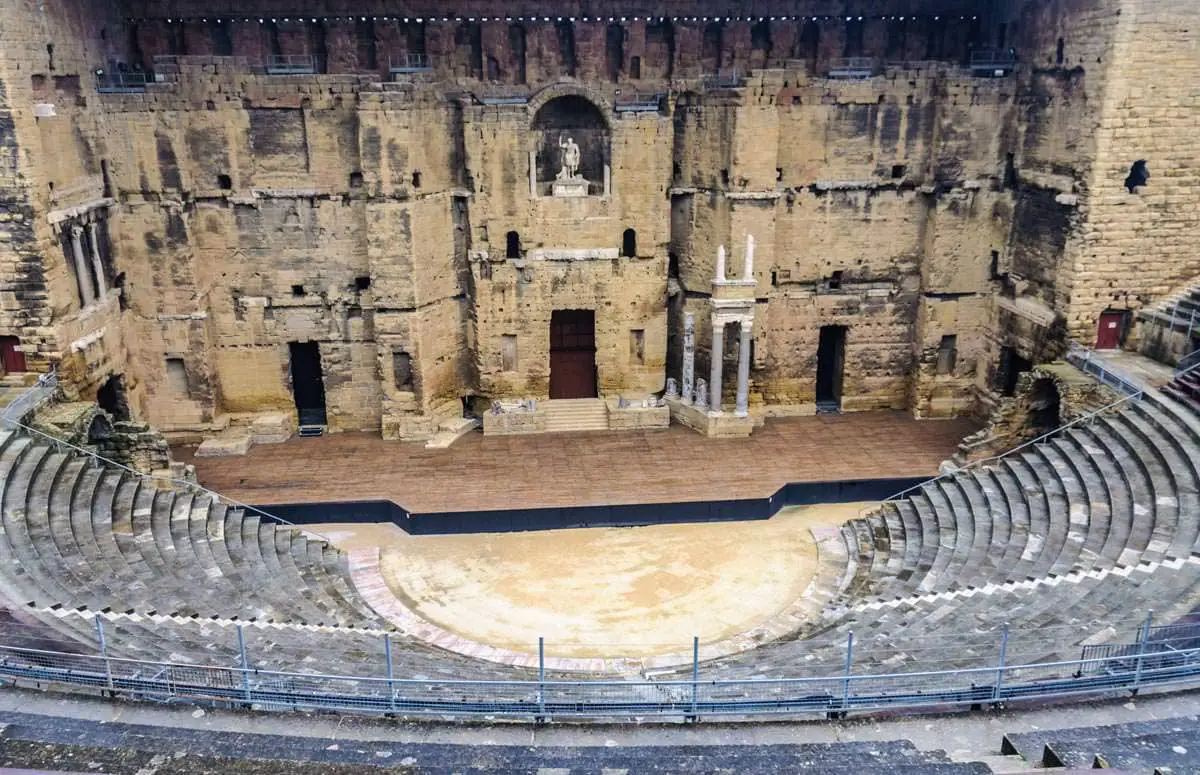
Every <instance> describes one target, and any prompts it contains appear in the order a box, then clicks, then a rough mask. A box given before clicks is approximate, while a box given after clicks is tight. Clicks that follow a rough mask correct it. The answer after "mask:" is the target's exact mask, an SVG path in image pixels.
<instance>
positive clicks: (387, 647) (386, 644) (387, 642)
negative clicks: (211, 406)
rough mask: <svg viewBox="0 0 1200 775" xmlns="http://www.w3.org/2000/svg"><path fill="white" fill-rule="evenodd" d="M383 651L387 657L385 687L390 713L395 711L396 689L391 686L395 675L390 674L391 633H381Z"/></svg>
mask: <svg viewBox="0 0 1200 775" xmlns="http://www.w3.org/2000/svg"><path fill="white" fill-rule="evenodd" d="M383 653H384V657H385V658H386V659H387V688H388V710H390V711H391V712H392V713H395V712H396V690H395V688H393V684H392V681H394V680H395V676H393V675H392V634H391V633H390V632H385V633H384V634H383Z"/></svg>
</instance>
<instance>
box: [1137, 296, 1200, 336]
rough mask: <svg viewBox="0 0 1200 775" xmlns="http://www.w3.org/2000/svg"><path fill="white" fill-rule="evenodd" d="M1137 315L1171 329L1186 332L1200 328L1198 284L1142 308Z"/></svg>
mask: <svg viewBox="0 0 1200 775" xmlns="http://www.w3.org/2000/svg"><path fill="white" fill-rule="evenodd" d="M1138 317H1140V318H1141V319H1142V320H1148V321H1151V322H1153V323H1155V324H1157V325H1160V326H1162V327H1164V328H1167V329H1169V330H1171V331H1183V332H1187V331H1189V330H1192V329H1197V328H1200V286H1193V287H1191V288H1188V289H1187V290H1186V291H1184V292H1183V293H1181V294H1179V295H1178V296H1174V297H1172V298H1170V299H1166V300H1164V301H1162V302H1160V303H1158V304H1156V305H1154V306H1152V307H1149V308H1147V309H1144V310H1142V311H1141V312H1139V313H1138Z"/></svg>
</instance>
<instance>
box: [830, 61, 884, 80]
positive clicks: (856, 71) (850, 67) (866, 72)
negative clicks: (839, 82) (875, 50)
mask: <svg viewBox="0 0 1200 775" xmlns="http://www.w3.org/2000/svg"><path fill="white" fill-rule="evenodd" d="M878 64H879V63H878V60H876V59H875V58H874V57H842V58H839V59H831V60H829V69H828V70H827V71H826V73H825V74H826V76H827V77H829V78H870V77H871V76H873V75H875V70H876V68H877V67H878Z"/></svg>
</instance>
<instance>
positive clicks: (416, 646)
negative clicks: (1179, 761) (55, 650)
mask: <svg viewBox="0 0 1200 775" xmlns="http://www.w3.org/2000/svg"><path fill="white" fill-rule="evenodd" d="M0 484H2V489H0V501H2V510H3V514H2V519H0V527H2V528H3V536H2V537H0V599H2V600H4V601H7V605H8V606H9V607H10V608H11V609H14V610H18V611H21V612H23V614H24V615H26V616H34V617H36V618H37V619H38V620H39V621H40V622H42V623H43V625H44V626H45V628H47V629H48V630H49V631H52V632H54V633H57V636H58V637H59V638H61V639H62V641H63V642H64V643H77V644H85V645H87V644H92V643H94V642H95V637H96V634H95V629H94V622H93V616H96V615H99V616H100V617H101V618H102V619H103V621H104V624H105V627H106V628H107V629H108V630H109V631H110V632H111V634H112V637H110V638H109V644H110V653H112V655H113V656H129V657H139V658H146V659H171V660H174V661H181V662H194V663H204V662H208V663H214V664H221V665H235V664H237V659H238V647H237V639H236V632H235V630H236V625H237V624H238V623H242V624H243V632H244V635H245V638H246V642H247V648H248V653H249V654H250V661H251V663H252V665H253V666H254V667H258V668H264V669H268V668H269V669H275V670H296V671H302V672H309V673H312V672H328V673H336V672H340V673H346V674H359V675H370V676H379V675H381V674H383V673H384V671H385V665H384V662H383V659H384V655H383V635H382V633H383V631H384V629H386V627H387V625H386V623H385V622H382V621H381V619H380V617H379V616H378V615H377V614H376V613H375V612H374V611H372V609H371V608H370V606H369V605H368V604H367V603H366V602H365V601H364V600H363V599H362V598H361V596H360V595H359V594H358V593H357V592H356V590H355V589H354V586H353V583H352V582H351V581H350V577H349V572H348V564H347V560H346V557H345V555H343V554H342V553H341V552H339V551H338V550H336V549H335V548H334V547H332V546H330V545H329V544H327V543H326V542H324V541H323V540H321V539H319V538H317V537H315V536H312V535H309V534H306V533H304V532H303V531H301V530H298V529H294V528H289V527H284V526H279V525H276V524H274V523H272V522H270V521H268V520H264V519H262V518H260V517H259V516H258V515H256V514H253V513H247V512H246V511H245V510H243V509H240V508H234V507H230V506H227V505H226V504H223V503H220V502H219V501H217V500H215V499H214V498H213V497H212V496H211V495H209V494H208V493H205V492H202V491H188V490H182V489H181V490H172V489H157V488H155V487H154V486H153V485H152V484H151V483H150V482H149V481H147V480H144V479H142V478H139V477H135V476H133V475H131V474H128V473H127V472H123V471H119V470H115V469H108V468H103V467H100V466H98V465H96V464H95V463H94V461H93V460H92V459H90V458H86V457H83V456H81V455H77V454H75V453H73V452H70V451H63V450H58V449H54V448H53V447H52V446H50V445H48V444H47V443H43V442H41V441H34V440H32V439H31V438H30V437H28V436H26V435H23V434H20V433H4V434H0ZM828 540H832V541H835V542H837V544H838V546H839V548H838V549H837V550H836V551H823V553H822V557H821V559H822V566H821V567H822V570H821V572H820V573H819V574H818V578H817V579H816V580H815V581H814V584H815V585H816V587H819V588H817V589H814V590H812V595H811V597H812V599H813V600H814V601H817V602H816V604H815V605H814V607H813V611H814V616H813V618H812V619H811V620H810V621H806V622H801V623H799V625H798V627H799V629H798V632H797V633H796V635H795V637H791V638H786V639H782V640H778V641H774V642H771V643H766V644H763V645H761V646H759V647H758V648H757V649H754V650H751V651H746V652H742V653H740V654H737V655H733V656H729V657H724V658H721V659H718V660H714V661H712V662H710V663H707V664H706V665H705V666H704V673H705V676H706V678H730V679H733V678H748V677H786V676H803V675H820V674H836V673H838V672H839V671H840V670H841V668H842V666H843V663H844V658H845V643H846V639H847V635H848V633H849V632H851V631H853V632H854V634H855V638H856V643H857V644H858V650H857V651H856V657H855V666H856V672H859V673H862V672H894V671H906V670H926V669H928V670H936V669H947V668H955V667H972V666H980V665H983V664H992V663H994V660H995V658H996V646H997V642H998V637H999V632H1000V630H1001V628H1002V627H1003V625H1004V624H1005V623H1007V624H1009V625H1010V627H1011V628H1012V630H1013V631H1014V632H1017V633H1019V634H1020V636H1019V637H1015V638H1013V639H1012V641H1011V643H1010V646H1009V652H1008V659H1009V662H1010V663H1017V662H1019V661H1024V662H1032V661H1045V660H1058V659H1073V658H1076V657H1078V656H1079V645H1080V643H1081V642H1082V641H1084V640H1085V639H1089V638H1093V639H1095V638H1098V639H1099V640H1093V641H1091V642H1103V641H1104V640H1105V639H1106V638H1107V639H1109V640H1114V641H1128V639H1129V636H1130V634H1131V633H1132V631H1133V630H1134V629H1135V627H1136V621H1135V620H1136V619H1139V618H1140V617H1142V616H1144V613H1145V612H1146V611H1147V610H1149V609H1151V608H1153V609H1154V610H1155V612H1156V614H1155V616H1156V621H1157V622H1159V623H1166V622H1167V621H1170V620H1171V619H1173V618H1176V617H1180V616H1183V615H1185V614H1187V613H1189V612H1190V611H1191V610H1192V609H1193V608H1195V607H1196V605H1197V604H1198V603H1200V415H1197V414H1196V412H1195V411H1193V409H1192V408H1191V407H1190V406H1189V405H1186V404H1184V403H1181V402H1179V401H1176V400H1173V399H1172V398H1170V397H1167V396H1160V395H1158V394H1152V395H1149V396H1147V397H1146V398H1144V399H1143V400H1141V401H1136V402H1129V403H1128V404H1127V405H1125V406H1124V407H1122V408H1121V409H1120V410H1119V411H1113V412H1110V413H1108V414H1105V415H1101V416H1097V417H1095V418H1094V419H1093V420H1091V421H1090V422H1088V423H1086V424H1081V425H1076V426H1074V427H1072V428H1069V429H1067V430H1065V431H1064V432H1062V433H1060V434H1058V435H1056V436H1054V437H1052V438H1051V439H1050V440H1049V441H1047V442H1046V443H1042V444H1039V445H1036V446H1033V447H1029V448H1026V449H1023V450H1021V451H1018V452H1015V453H1013V454H1011V455H1008V456H1006V457H1004V458H1002V459H999V460H996V461H992V462H990V463H988V464H986V465H981V466H977V467H972V468H969V469H965V470H961V471H958V472H956V473H953V474H951V475H948V476H944V477H941V478H939V479H936V480H933V481H930V482H927V483H925V484H923V485H922V486H920V487H919V488H917V489H915V490H914V491H913V492H911V493H909V494H908V495H907V496H906V497H903V498H900V499H897V500H893V501H888V502H885V503H884V504H883V505H882V506H881V507H879V508H877V509H875V510H874V511H872V512H871V513H869V514H865V515H864V516H863V517H862V518H860V519H855V520H851V521H850V522H848V523H846V524H845V525H844V526H843V527H842V529H841V530H840V539H839V538H838V534H837V533H835V534H834V535H832V536H831V537H830V538H829V539H828ZM841 547H844V554H845V556H844V557H842V548H841ZM829 558H834V559H835V560H836V562H832V561H830V562H826V560H829ZM838 568H840V569H841V570H840V572H838V570H837V569H838ZM822 603H823V604H824V609H823V610H820V608H821V604H822ZM391 638H392V647H393V648H392V650H393V664H394V666H395V667H396V668H397V670H398V675H403V676H409V677H412V676H417V677H422V676H423V677H428V678H437V677H454V678H472V677H474V678H482V679H490V678H501V677H509V678H518V677H519V678H527V677H529V675H530V673H529V672H528V671H527V670H525V669H523V668H519V667H509V666H503V665H498V664H492V663H488V662H484V661H481V660H478V659H473V658H470V657H465V656H456V655H452V654H450V653H448V652H445V651H443V650H441V649H439V648H437V646H436V645H433V644H426V643H422V642H419V641H417V640H415V639H413V638H410V637H407V636H405V635H403V634H401V633H393V634H392V635H391ZM658 674H659V675H660V676H662V677H664V678H684V679H686V678H687V677H688V675H687V670H686V669H681V670H679V672H678V673H674V672H668V673H661V672H660V673H658ZM731 691H735V690H731Z"/></svg>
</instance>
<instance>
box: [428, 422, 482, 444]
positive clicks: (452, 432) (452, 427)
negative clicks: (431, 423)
mask: <svg viewBox="0 0 1200 775" xmlns="http://www.w3.org/2000/svg"><path fill="white" fill-rule="evenodd" d="M481 427H483V423H482V422H481V421H480V420H478V419H476V418H472V417H458V418H455V419H454V420H445V421H443V422H442V423H441V424H439V425H438V431H437V433H435V434H433V437H432V438H430V439H429V441H427V442H425V448H426V449H448V448H449V447H450V445H451V444H453V443H454V442H456V441H458V440H459V439H461V438H462V437H463V436H466V435H467V434H468V433H471V432H472V431H474V430H475V429H476V428H481Z"/></svg>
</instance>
